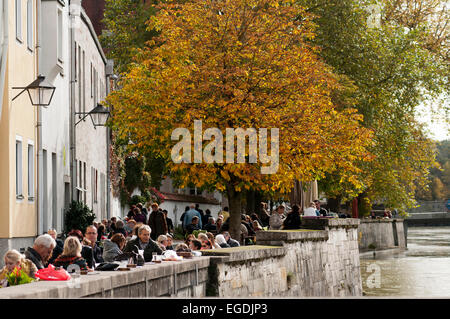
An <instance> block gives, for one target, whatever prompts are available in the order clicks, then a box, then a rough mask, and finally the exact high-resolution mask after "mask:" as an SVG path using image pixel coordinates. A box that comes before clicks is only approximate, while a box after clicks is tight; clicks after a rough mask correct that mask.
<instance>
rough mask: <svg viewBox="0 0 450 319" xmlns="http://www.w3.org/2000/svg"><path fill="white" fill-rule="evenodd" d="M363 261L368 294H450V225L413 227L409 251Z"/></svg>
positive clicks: (370, 256) (363, 256)
mask: <svg viewBox="0 0 450 319" xmlns="http://www.w3.org/2000/svg"><path fill="white" fill-rule="evenodd" d="M360 261H361V278H362V284H363V291H364V295H365V296H368V297H371V296H379V297H387V296H394V297H433V298H436V297H447V298H449V297H450V226H447V227H409V228H408V248H407V249H406V250H403V251H393V250H391V251H377V252H376V255H375V256H374V255H373V253H372V252H371V253H365V254H361V257H360Z"/></svg>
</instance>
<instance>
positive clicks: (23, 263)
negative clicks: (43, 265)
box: [0, 249, 38, 287]
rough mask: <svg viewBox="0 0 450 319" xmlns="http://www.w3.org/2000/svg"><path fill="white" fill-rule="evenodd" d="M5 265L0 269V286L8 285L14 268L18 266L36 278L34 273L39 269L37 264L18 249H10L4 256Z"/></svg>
mask: <svg viewBox="0 0 450 319" xmlns="http://www.w3.org/2000/svg"><path fill="white" fill-rule="evenodd" d="M4 261H5V267H3V269H2V270H1V271H0V287H7V286H8V278H7V277H6V276H7V275H9V274H10V273H11V272H13V270H14V269H15V268H16V267H17V268H20V269H22V270H23V272H24V273H26V274H27V275H28V276H29V277H31V278H35V277H34V274H35V273H36V272H37V271H38V269H37V267H36V265H35V264H34V263H33V262H32V261H31V260H29V259H26V258H25V256H23V255H22V254H20V253H19V252H18V251H17V250H15V249H13V250H8V251H7V252H6V254H5V256H4Z"/></svg>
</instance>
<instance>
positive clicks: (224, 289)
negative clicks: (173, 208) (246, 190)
mask: <svg viewBox="0 0 450 319" xmlns="http://www.w3.org/2000/svg"><path fill="white" fill-rule="evenodd" d="M358 223H359V221H358V220H357V219H346V220H338V219H315V220H311V221H308V222H307V224H308V225H309V226H311V227H313V228H322V230H320V229H317V230H305V229H302V230H292V231H266V232H259V233H258V234H257V238H256V241H257V243H258V244H261V246H253V248H252V249H251V248H250V247H249V250H248V251H245V250H243V248H240V249H236V248H235V249H233V248H227V249H223V250H212V251H208V252H207V253H206V252H205V253H206V254H208V255H211V256H216V257H215V258H212V261H211V267H210V268H212V269H213V270H212V271H211V273H213V274H214V273H215V274H216V276H217V280H214V282H213V283H211V282H210V283H209V287H208V288H209V289H208V294H210V295H215V296H220V297H268V296H289V297H312V296H315V297H318V296H327V297H344V296H361V295H362V282H361V275H360V269H359V250H358V243H357V227H358ZM305 227H307V226H305ZM264 245H277V246H275V247H274V246H264ZM250 249H251V250H250ZM210 280H211V278H210Z"/></svg>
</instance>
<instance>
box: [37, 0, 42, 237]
mask: <svg viewBox="0 0 450 319" xmlns="http://www.w3.org/2000/svg"><path fill="white" fill-rule="evenodd" d="M36 7H37V8H36V15H37V18H36V21H37V39H36V55H37V70H36V74H35V77H36V75H37V74H38V73H39V71H40V70H41V69H42V57H41V56H42V53H41V38H42V27H41V25H42V3H41V0H37V3H36ZM36 130H37V133H36V139H37V143H36V144H37V147H38V149H37V167H38V169H37V180H38V183H37V214H36V215H37V235H38V236H39V235H40V234H42V233H43V227H44V225H43V222H44V221H43V220H42V216H43V211H44V192H43V188H44V180H43V172H44V165H43V162H42V106H38V108H37V120H36Z"/></svg>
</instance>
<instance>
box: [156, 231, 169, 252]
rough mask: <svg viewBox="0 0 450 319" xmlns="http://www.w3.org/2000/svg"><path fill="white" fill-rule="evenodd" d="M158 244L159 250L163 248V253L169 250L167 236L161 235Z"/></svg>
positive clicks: (157, 240)
mask: <svg viewBox="0 0 450 319" xmlns="http://www.w3.org/2000/svg"><path fill="white" fill-rule="evenodd" d="M156 242H157V243H158V245H159V248H161V250H162V251H166V250H167V236H166V235H159V236H158V238H157V239H156Z"/></svg>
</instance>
